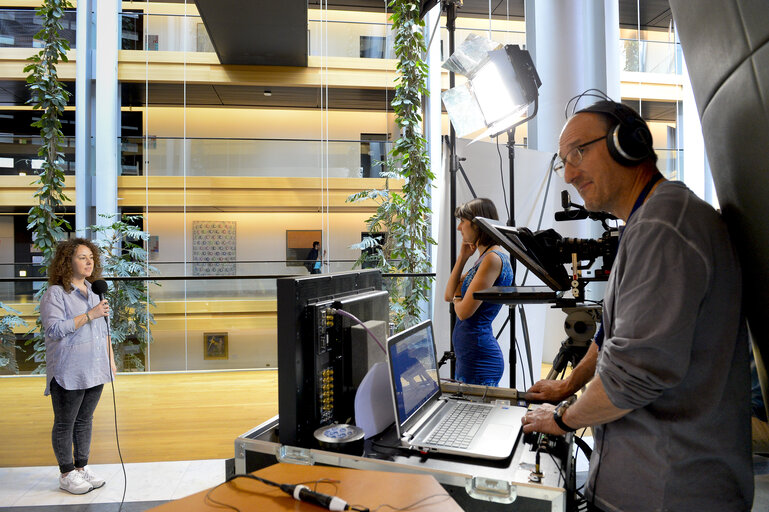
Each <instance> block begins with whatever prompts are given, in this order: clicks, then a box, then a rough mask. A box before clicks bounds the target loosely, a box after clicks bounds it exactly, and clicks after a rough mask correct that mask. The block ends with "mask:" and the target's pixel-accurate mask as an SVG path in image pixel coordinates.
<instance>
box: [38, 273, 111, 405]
mask: <svg viewBox="0 0 769 512" xmlns="http://www.w3.org/2000/svg"><path fill="white" fill-rule="evenodd" d="M85 285H86V288H87V289H88V295H87V296H84V295H83V294H82V293H81V292H80V291H79V290H78V289H77V288H74V287H73V289H72V291H71V292H69V293H67V292H66V291H64V288H63V287H61V286H59V285H54V286H51V287H50V288H48V290H46V292H45V294H43V298H42V299H40V320H41V321H42V323H43V330H44V333H45V365H46V384H45V394H46V395H48V394H49V392H50V386H51V379H52V378H54V377H55V378H56V382H57V383H58V384H59V385H60V386H61V387H63V388H64V389H70V390H71V389H88V388H92V387H94V386H98V385H99V384H106V383H107V382H110V380H111V375H110V373H111V369H110V364H111V363H110V359H109V346H108V345H107V343H108V341H107V324H106V323H105V322H104V319H103V318H95V319H94V320H92V321H91V322H89V323H87V324H85V325H83V326H81V327H80V328H79V329H75V317H76V316H78V315H82V314H84V313H85V312H86V311H88V310H90V309H91V308H93V307H95V306H96V305H97V304H98V303H99V297H98V295H96V294H95V293H94V292H93V291H92V290H91V283H89V282H88V281H86V282H85Z"/></svg>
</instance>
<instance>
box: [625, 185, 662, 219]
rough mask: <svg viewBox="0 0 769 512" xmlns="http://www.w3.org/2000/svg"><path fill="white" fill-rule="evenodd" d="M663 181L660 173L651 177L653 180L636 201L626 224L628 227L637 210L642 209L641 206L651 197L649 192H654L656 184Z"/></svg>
mask: <svg viewBox="0 0 769 512" xmlns="http://www.w3.org/2000/svg"><path fill="white" fill-rule="evenodd" d="M661 179H662V174H660V173H655V174H654V176H652V177H651V179H650V180H649V182H648V183H647V184H646V186H645V187H644V189H643V190H642V191H641V193H640V194H639V195H638V199H636V200H635V204H634V205H633V209H632V210H630V215H628V216H627V222H625V225H626V226H627V223H628V222H630V217H632V216H633V214H634V213H635V211H636V210H637V209H639V208H640V207H641V205H642V204H644V201H646V198H647V197H649V192H651V191H652V187H654V184H655V183H657V182H658V181H659V180H661Z"/></svg>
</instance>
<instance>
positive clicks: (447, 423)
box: [425, 402, 491, 448]
mask: <svg viewBox="0 0 769 512" xmlns="http://www.w3.org/2000/svg"><path fill="white" fill-rule="evenodd" d="M490 411H491V407H488V406H483V405H479V404H472V403H466V402H459V403H457V404H456V405H455V407H454V408H453V409H452V410H451V412H449V413H448V414H447V415H446V417H445V418H444V419H443V421H442V422H441V423H440V424H439V425H438V426H437V427H435V430H433V431H432V433H431V434H430V435H429V436H428V437H427V439H426V440H425V442H426V443H428V444H432V445H435V446H446V447H450V448H467V447H468V446H470V443H471V442H472V440H473V437H474V436H475V434H476V433H477V432H478V429H479V428H480V427H481V424H482V423H483V421H484V420H485V419H486V416H488V415H489V412H490Z"/></svg>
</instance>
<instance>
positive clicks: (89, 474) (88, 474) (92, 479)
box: [78, 466, 105, 489]
mask: <svg viewBox="0 0 769 512" xmlns="http://www.w3.org/2000/svg"><path fill="white" fill-rule="evenodd" d="M78 471H79V472H80V474H81V475H83V479H84V480H85V481H86V482H88V483H89V484H91V485H92V486H93V488H94V489H98V488H99V487H101V486H102V485H104V483H105V482H104V480H102V479H101V478H99V477H98V476H96V475H95V474H94V473H93V471H91V468H89V467H88V466H86V467H84V468H83V469H82V471H81V470H78Z"/></svg>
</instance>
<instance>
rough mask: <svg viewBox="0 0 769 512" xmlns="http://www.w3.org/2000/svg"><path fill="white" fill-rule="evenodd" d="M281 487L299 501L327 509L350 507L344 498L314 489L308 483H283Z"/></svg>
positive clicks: (346, 508)
mask: <svg viewBox="0 0 769 512" xmlns="http://www.w3.org/2000/svg"><path fill="white" fill-rule="evenodd" d="M280 489H281V490H282V491H283V492H285V493H286V494H290V495H291V496H293V497H294V499H295V500H297V501H306V502H307V503H312V504H313V505H318V506H321V507H323V508H325V509H327V510H333V511H343V510H348V509H349V505H348V504H347V502H346V501H344V500H343V499H341V498H338V497H336V496H329V495H328V494H323V493H321V492H315V491H312V490H310V488H309V487H307V486H306V485H301V484H297V485H290V484H281V486H280Z"/></svg>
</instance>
